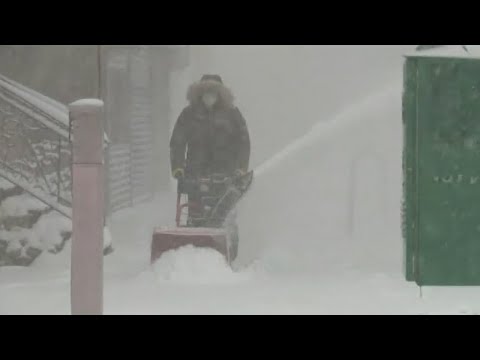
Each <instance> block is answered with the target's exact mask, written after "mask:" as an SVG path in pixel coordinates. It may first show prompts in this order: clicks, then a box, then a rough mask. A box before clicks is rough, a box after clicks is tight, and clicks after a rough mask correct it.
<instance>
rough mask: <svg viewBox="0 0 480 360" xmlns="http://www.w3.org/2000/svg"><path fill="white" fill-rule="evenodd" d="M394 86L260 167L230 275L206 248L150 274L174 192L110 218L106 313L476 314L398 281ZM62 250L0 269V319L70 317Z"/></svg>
mask: <svg viewBox="0 0 480 360" xmlns="http://www.w3.org/2000/svg"><path fill="white" fill-rule="evenodd" d="M395 77H396V78H395V79H394V81H392V82H388V83H389V84H390V85H389V86H386V87H385V86H379V87H378V88H377V89H376V91H370V92H367V93H365V94H364V96H363V97H362V98H360V99H357V100H355V101H351V103H350V104H349V105H348V106H344V107H343V108H342V110H341V111H338V112H337V113H336V114H335V115H334V116H332V117H331V118H330V121H332V122H330V123H328V124H322V125H318V126H317V127H315V128H313V129H312V131H311V132H310V133H309V134H307V135H305V136H304V137H301V138H300V139H299V140H297V141H295V142H293V143H292V144H291V145H290V146H289V147H287V148H286V149H285V150H284V151H282V152H280V153H279V154H278V155H277V156H275V157H273V158H272V159H271V160H269V161H266V162H264V163H263V165H262V166H260V167H259V168H258V171H257V173H256V177H255V180H254V183H253V186H252V188H251V191H250V192H249V193H248V194H247V195H246V197H245V198H244V201H243V202H242V204H241V206H240V208H239V223H240V238H241V240H240V253H239V259H238V262H237V263H236V264H235V266H234V271H232V270H231V269H229V268H228V267H227V265H226V263H225V262H224V260H223V259H222V258H221V257H220V256H219V254H217V253H216V252H215V251H214V250H205V249H194V248H191V247H186V248H183V249H179V250H177V251H172V252H170V253H167V254H166V255H165V256H164V257H163V258H161V259H160V260H159V261H158V262H157V263H155V264H154V265H153V266H151V265H150V264H149V258H150V240H151V236H152V231H153V229H155V228H156V227H158V226H160V225H165V226H167V227H168V226H172V225H173V223H174V216H175V212H174V205H175V194H174V193H173V192H172V193H167V194H161V195H159V196H158V197H157V198H155V199H154V201H153V202H152V203H150V204H143V205H139V206H136V207H135V208H133V209H127V210H122V211H120V212H119V213H117V214H116V215H115V216H114V217H113V218H112V221H111V224H110V230H111V233H112V239H113V240H114V242H115V252H114V253H112V254H111V255H110V256H108V257H105V266H104V286H105V289H104V309H105V313H106V314H476V313H479V312H480V291H479V290H478V289H477V288H441V289H438V288H424V289H423V290H422V292H420V289H419V288H418V287H416V286H415V285H414V284H412V283H407V282H406V281H405V280H404V277H403V271H402V266H401V265H402V241H401V236H400V192H401V143H402V139H401V135H402V132H401V73H400V71H398V73H396V76H395ZM388 83H386V84H384V85H387V84H388ZM324 120H325V119H322V120H319V121H324ZM264 140H265V141H267V140H268V139H264ZM69 251H70V247H69V246H67V250H66V251H65V252H62V253H61V254H60V255H58V256H53V255H51V254H48V253H45V254H42V255H41V257H40V258H39V259H38V261H36V262H35V263H34V264H33V266H32V267H31V268H22V269H14V268H0V293H1V294H2V296H1V297H0V313H5V314H31V313H34V314H65V313H66V314H68V313H69V311H70V308H69V306H70V298H69V295H70V287H69V276H70V273H69V256H70V253H69ZM32 299H35V301H32Z"/></svg>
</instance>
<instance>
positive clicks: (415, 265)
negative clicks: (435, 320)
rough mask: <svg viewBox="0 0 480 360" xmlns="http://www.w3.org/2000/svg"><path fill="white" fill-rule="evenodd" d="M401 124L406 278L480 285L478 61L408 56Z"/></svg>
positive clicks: (429, 283) (419, 281)
mask: <svg viewBox="0 0 480 360" xmlns="http://www.w3.org/2000/svg"><path fill="white" fill-rule="evenodd" d="M403 125H404V153H403V174H404V204H403V235H404V245H405V246H404V256H405V258H404V260H405V261H404V264H405V275H406V279H407V280H408V281H415V282H416V283H417V284H418V285H420V286H444V285H445V286H446V285H480V60H479V59H477V58H473V57H469V56H467V55H465V56H457V57H453V56H438V55H428V53H427V52H426V53H419V54H414V55H412V56H407V57H406V62H405V68H404V93H403Z"/></svg>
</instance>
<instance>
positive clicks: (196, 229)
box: [151, 171, 253, 264]
mask: <svg viewBox="0 0 480 360" xmlns="http://www.w3.org/2000/svg"><path fill="white" fill-rule="evenodd" d="M252 180H253V171H250V172H248V173H247V174H245V175H242V176H235V177H228V176H225V175H222V174H215V175H212V176H209V177H201V178H190V179H182V180H179V181H178V188H177V211H176V219H175V221H176V227H175V228H173V229H155V230H154V232H153V237H152V244H151V263H154V262H155V261H156V260H157V259H159V258H160V257H161V256H162V254H163V253H165V252H167V251H170V250H174V249H178V248H180V247H183V246H187V245H192V246H195V247H203V248H211V249H214V250H216V251H218V252H220V253H221V254H222V255H223V256H224V257H225V259H226V261H227V263H228V264H231V263H232V250H233V249H232V246H238V244H232V230H231V228H230V226H229V221H228V218H229V214H231V211H232V210H234V208H235V206H236V204H237V203H238V201H239V200H240V198H241V197H242V196H243V194H245V192H246V191H247V190H248V189H249V187H250V184H251V183H252ZM185 197H186V198H187V199H188V200H187V202H184V203H182V198H185Z"/></svg>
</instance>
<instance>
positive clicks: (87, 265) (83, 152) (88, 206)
mask: <svg viewBox="0 0 480 360" xmlns="http://www.w3.org/2000/svg"><path fill="white" fill-rule="evenodd" d="M70 121H71V123H72V127H73V170H72V178H73V189H72V195H73V209H72V218H73V235H72V255H71V256H72V263H71V307H72V315H101V314H102V313H103V225H104V206H105V203H104V176H105V175H104V165H103V156H104V151H103V140H104V138H103V136H104V129H103V128H104V124H103V102H102V101H101V100H97V99H84V100H79V101H76V102H74V103H72V104H70Z"/></svg>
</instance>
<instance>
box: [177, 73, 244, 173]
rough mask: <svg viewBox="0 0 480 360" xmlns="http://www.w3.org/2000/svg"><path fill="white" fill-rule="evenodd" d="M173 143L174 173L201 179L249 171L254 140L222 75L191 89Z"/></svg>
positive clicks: (204, 80)
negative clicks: (213, 175)
mask: <svg viewBox="0 0 480 360" xmlns="http://www.w3.org/2000/svg"><path fill="white" fill-rule="evenodd" d="M187 99H188V101H189V105H188V106H187V107H185V108H184V109H183V111H182V112H181V114H180V116H179V117H178V120H177V122H176V124H175V127H174V129H173V133H172V137H171V141H170V155H171V166H172V174H173V176H174V177H175V178H179V177H182V176H188V177H198V176H202V175H211V174H214V173H224V174H226V175H235V174H237V175H240V174H243V173H246V172H247V171H248V166H249V158H250V137H249V133H248V129H247V124H246V122H245V119H244V118H243V116H242V114H241V113H240V110H238V108H237V107H236V106H235V105H234V103H233V95H232V93H231V91H230V90H229V89H228V88H227V87H225V86H224V85H223V82H222V79H221V78H220V76H218V75H204V76H203V77H202V79H201V80H200V81H199V82H197V83H194V84H192V85H191V86H190V88H189V89H188V93H187Z"/></svg>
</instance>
